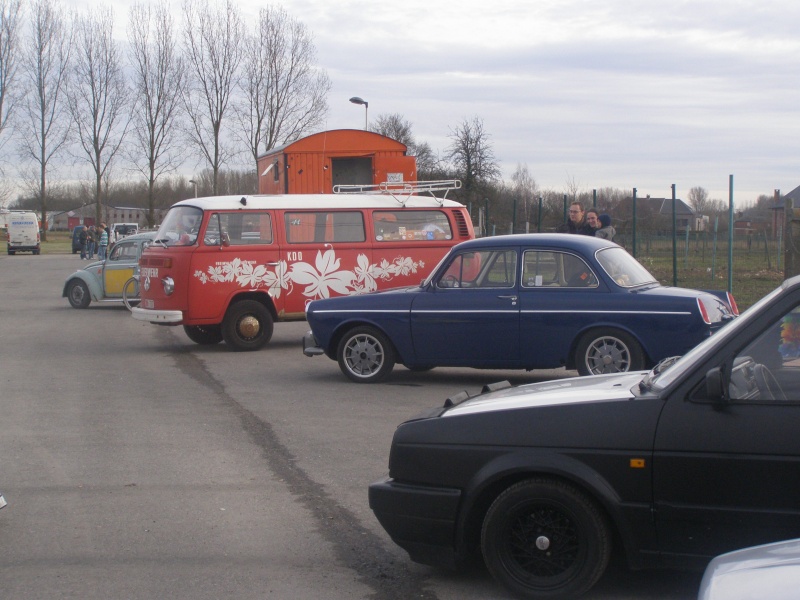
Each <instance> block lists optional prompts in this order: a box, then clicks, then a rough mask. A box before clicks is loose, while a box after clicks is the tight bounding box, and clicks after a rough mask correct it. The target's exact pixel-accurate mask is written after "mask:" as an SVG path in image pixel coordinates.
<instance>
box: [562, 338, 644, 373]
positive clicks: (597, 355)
mask: <svg viewBox="0 0 800 600" xmlns="http://www.w3.org/2000/svg"><path fill="white" fill-rule="evenodd" d="M644 367H645V360H644V352H643V351H642V347H641V346H640V345H639V342H637V341H636V340H635V339H634V338H633V337H632V336H631V335H629V334H627V333H625V332H624V331H618V330H616V329H595V330H594V331H589V332H587V333H586V334H584V336H583V337H582V338H581V340H580V341H579V342H578V346H577V348H576V350H575V368H576V369H578V373H579V374H581V375H601V374H603V373H624V372H626V371H639V370H641V369H644Z"/></svg>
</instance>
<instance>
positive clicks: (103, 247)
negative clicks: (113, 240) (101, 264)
mask: <svg viewBox="0 0 800 600" xmlns="http://www.w3.org/2000/svg"><path fill="white" fill-rule="evenodd" d="M107 250H108V231H106V228H105V227H104V226H103V225H102V224H101V225H100V247H99V250H98V251H97V258H99V259H100V260H105V259H106V251H107Z"/></svg>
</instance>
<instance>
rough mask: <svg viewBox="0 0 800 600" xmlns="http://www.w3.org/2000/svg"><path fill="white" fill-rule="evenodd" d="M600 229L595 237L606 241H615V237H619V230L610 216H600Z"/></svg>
mask: <svg viewBox="0 0 800 600" xmlns="http://www.w3.org/2000/svg"><path fill="white" fill-rule="evenodd" d="M598 219H599V221H600V229H598V230H597V231H595V232H594V235H595V236H596V237H599V238H603V239H604V240H610V241H612V242H613V241H614V236H615V235H617V230H616V229H614V226H613V225H612V224H611V217H610V216H609V215H600V216H599V217H598Z"/></svg>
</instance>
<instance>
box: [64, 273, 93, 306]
mask: <svg viewBox="0 0 800 600" xmlns="http://www.w3.org/2000/svg"><path fill="white" fill-rule="evenodd" d="M67 300H69V303H70V304H71V305H72V308H86V307H87V306H89V303H90V302H91V301H92V296H91V295H90V294H89V288H88V286H87V285H86V284H85V283H84V282H83V281H81V280H80V279H73V280H72V281H70V282H69V283H68V284H67Z"/></svg>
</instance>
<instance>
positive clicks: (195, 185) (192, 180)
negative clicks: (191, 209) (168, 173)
mask: <svg viewBox="0 0 800 600" xmlns="http://www.w3.org/2000/svg"><path fill="white" fill-rule="evenodd" d="M189 183H191V184H192V185H193V186H194V197H195V198H197V182H196V181H195V180H194V179H190V180H189Z"/></svg>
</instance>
